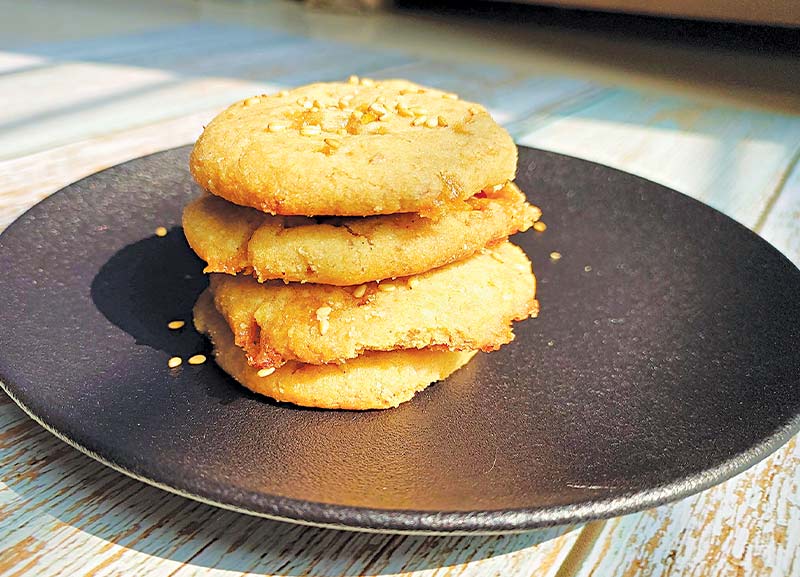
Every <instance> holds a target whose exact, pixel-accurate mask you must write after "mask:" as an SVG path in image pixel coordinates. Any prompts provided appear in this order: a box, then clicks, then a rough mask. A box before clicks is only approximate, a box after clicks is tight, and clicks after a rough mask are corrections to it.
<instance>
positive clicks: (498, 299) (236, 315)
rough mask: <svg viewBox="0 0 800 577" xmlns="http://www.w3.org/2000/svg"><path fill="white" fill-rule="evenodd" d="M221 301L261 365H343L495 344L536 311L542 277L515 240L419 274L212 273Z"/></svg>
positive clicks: (250, 354) (238, 336) (250, 356)
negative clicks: (378, 277)
mask: <svg viewBox="0 0 800 577" xmlns="http://www.w3.org/2000/svg"><path fill="white" fill-rule="evenodd" d="M210 280H211V283H210V292H211V294H212V295H213V297H214V305H215V307H216V309H217V310H218V311H219V312H220V314H222V316H223V317H224V318H225V320H226V322H227V323H228V325H229V326H230V328H231V331H233V333H234V337H235V341H236V344H237V345H238V346H240V347H242V349H244V351H245V352H246V354H247V357H248V360H249V362H250V364H251V365H253V366H255V367H257V368H259V369H269V368H277V367H280V366H282V365H283V364H285V363H286V362H288V361H299V362H302V363H309V364H313V365H319V364H326V363H344V362H347V361H348V360H349V359H353V358H356V357H358V356H360V355H362V354H364V353H365V352H368V351H394V350H398V349H424V348H428V347H437V348H439V349H442V350H450V351H464V350H477V349H480V350H483V351H493V350H496V349H498V348H500V346H502V345H504V344H506V343H509V342H511V340H512V339H513V338H514V334H513V332H512V324H513V322H514V321H521V320H524V319H527V318H528V317H530V316H532V315H533V316H535V315H536V314H537V313H538V310H539V303H538V301H537V300H536V278H535V277H534V276H533V272H532V271H531V263H530V261H529V260H528V257H527V256H526V255H525V253H524V252H523V251H522V249H520V248H519V247H517V246H514V245H513V244H511V243H510V242H503V243H501V244H499V245H497V246H495V247H489V248H487V249H485V250H484V251H482V252H480V253H478V254H475V255H473V256H471V257H469V258H467V259H464V260H461V261H458V262H455V263H452V264H450V265H447V266H444V267H441V268H437V269H434V270H432V271H429V272H426V273H424V274H421V275H415V276H412V277H407V278H405V279H398V280H396V281H383V282H381V283H366V284H363V285H359V286H354V287H340V286H332V285H324V284H311V283H309V284H298V283H290V284H288V285H287V284H284V283H282V282H279V281H269V282H266V283H263V284H259V283H258V282H256V281H255V279H252V278H250V277H247V276H242V275H237V276H231V275H226V274H212V275H211V279H210Z"/></svg>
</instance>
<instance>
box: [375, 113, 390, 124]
mask: <svg viewBox="0 0 800 577" xmlns="http://www.w3.org/2000/svg"><path fill="white" fill-rule="evenodd" d="M391 117H392V115H391V114H389V113H388V112H387V113H386V114H382V115H380V116H379V117H378V120H380V121H381V122H386V121H387V120H389V119H390V118H391Z"/></svg>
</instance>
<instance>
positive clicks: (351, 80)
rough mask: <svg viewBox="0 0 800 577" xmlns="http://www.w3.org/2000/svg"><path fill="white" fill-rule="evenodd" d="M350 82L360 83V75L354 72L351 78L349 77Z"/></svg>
mask: <svg viewBox="0 0 800 577" xmlns="http://www.w3.org/2000/svg"><path fill="white" fill-rule="evenodd" d="M347 81H348V82H349V83H350V84H358V76H356V75H355V74H353V75H352V76H351V77H350V78H348V79H347Z"/></svg>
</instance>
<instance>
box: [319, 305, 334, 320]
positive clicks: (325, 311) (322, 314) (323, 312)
mask: <svg viewBox="0 0 800 577" xmlns="http://www.w3.org/2000/svg"><path fill="white" fill-rule="evenodd" d="M332 312H333V309H332V308H331V307H319V308H318V309H317V320H322V319H324V318H327V317H328V316H330V314H331V313H332Z"/></svg>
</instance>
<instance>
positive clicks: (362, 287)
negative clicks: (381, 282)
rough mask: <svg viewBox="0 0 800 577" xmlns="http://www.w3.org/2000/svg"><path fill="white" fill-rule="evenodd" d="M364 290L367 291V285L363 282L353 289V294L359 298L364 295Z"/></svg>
mask: <svg viewBox="0 0 800 577" xmlns="http://www.w3.org/2000/svg"><path fill="white" fill-rule="evenodd" d="M366 292H367V285H365V284H362V285H358V286H357V287H356V288H355V290H354V291H353V296H354V297H356V298H357V299H360V298H361V297H363V296H364V294H365V293H366Z"/></svg>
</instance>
